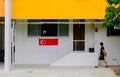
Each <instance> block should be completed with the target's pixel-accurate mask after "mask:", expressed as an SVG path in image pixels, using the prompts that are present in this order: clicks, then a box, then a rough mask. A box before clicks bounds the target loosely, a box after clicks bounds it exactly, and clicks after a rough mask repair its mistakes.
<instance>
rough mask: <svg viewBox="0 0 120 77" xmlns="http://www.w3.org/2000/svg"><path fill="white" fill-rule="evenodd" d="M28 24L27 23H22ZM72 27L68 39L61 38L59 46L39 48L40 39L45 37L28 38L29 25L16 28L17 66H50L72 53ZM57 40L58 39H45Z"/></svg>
mask: <svg viewBox="0 0 120 77" xmlns="http://www.w3.org/2000/svg"><path fill="white" fill-rule="evenodd" d="M20 22H26V21H20ZM71 30H72V26H70V33H69V36H68V37H59V38H58V40H59V43H58V46H51V47H50V46H46V47H45V46H39V45H38V39H39V38H44V37H38V36H36V37H28V36H27V25H20V24H19V25H18V24H16V26H15V31H16V32H15V36H16V37H15V41H16V52H15V64H50V63H52V62H54V61H56V60H57V59H60V58H61V57H63V56H65V55H67V54H68V53H71V52H72V50H73V49H72V44H71V43H72V41H71V40H72V36H71V35H72V33H71V32H73V31H71ZM45 38H57V37H45Z"/></svg>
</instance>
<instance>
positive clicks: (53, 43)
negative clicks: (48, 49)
mask: <svg viewBox="0 0 120 77" xmlns="http://www.w3.org/2000/svg"><path fill="white" fill-rule="evenodd" d="M56 45H58V38H57V39H56V38H55V39H48V38H47V39H45V38H40V39H39V46H56Z"/></svg>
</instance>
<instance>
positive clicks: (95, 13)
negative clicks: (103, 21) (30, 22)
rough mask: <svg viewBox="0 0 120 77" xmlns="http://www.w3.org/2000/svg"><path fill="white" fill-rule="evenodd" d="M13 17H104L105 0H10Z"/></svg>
mask: <svg viewBox="0 0 120 77" xmlns="http://www.w3.org/2000/svg"><path fill="white" fill-rule="evenodd" d="M11 1H12V2H11V3H12V15H11V16H12V18H13V19H26V18H30V19H34V18H35V19H39V18H41V19H46V18H47V19H54V18H55V19H56V18H58V19H73V18H75V19H79V18H86V19H92V18H104V14H105V8H106V5H107V4H106V1H105V0H11Z"/></svg>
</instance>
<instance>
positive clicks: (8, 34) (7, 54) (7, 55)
mask: <svg viewBox="0 0 120 77" xmlns="http://www.w3.org/2000/svg"><path fill="white" fill-rule="evenodd" d="M10 4H11V3H10V0H5V63H4V70H5V71H6V72H9V71H10V70H11V12H10V8H11V6H10Z"/></svg>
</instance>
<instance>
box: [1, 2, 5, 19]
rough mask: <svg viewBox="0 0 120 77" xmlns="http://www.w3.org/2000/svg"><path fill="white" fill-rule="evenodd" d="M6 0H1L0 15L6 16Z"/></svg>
mask: <svg viewBox="0 0 120 77" xmlns="http://www.w3.org/2000/svg"><path fill="white" fill-rule="evenodd" d="M4 16H5V13H4V0H0V17H4Z"/></svg>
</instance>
